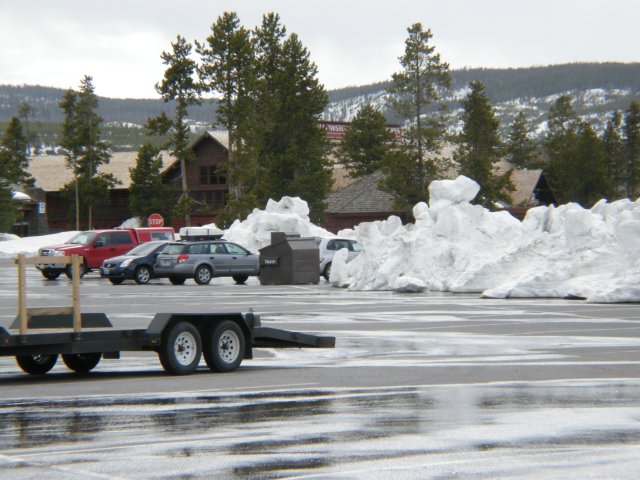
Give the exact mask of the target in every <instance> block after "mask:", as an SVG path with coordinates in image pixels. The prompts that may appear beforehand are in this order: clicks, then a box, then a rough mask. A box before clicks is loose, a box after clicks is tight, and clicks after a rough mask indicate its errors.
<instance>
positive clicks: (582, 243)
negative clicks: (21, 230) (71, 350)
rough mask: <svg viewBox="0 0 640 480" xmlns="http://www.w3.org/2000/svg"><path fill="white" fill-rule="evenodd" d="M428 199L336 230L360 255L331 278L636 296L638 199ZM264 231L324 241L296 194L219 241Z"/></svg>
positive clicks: (19, 248)
mask: <svg viewBox="0 0 640 480" xmlns="http://www.w3.org/2000/svg"><path fill="white" fill-rule="evenodd" d="M429 191H430V194H431V201H430V204H429V205H427V204H426V203H419V204H417V205H416V206H415V207H414V209H413V214H414V217H415V218H416V222H415V224H410V225H402V222H401V221H400V219H399V218H398V217H393V216H392V217H389V218H388V219H387V220H384V221H377V222H366V223H361V224H360V225H358V226H356V227H355V228H354V229H353V230H349V231H343V232H340V235H341V236H348V237H351V238H355V239H357V240H358V241H359V242H360V243H361V244H362V245H363V247H364V251H363V252H362V253H361V254H360V255H359V256H357V257H356V258H355V259H353V260H352V261H350V262H348V263H347V261H346V260H347V255H346V250H345V251H344V252H337V253H336V255H335V257H334V259H333V264H332V270H331V277H330V281H331V283H332V284H333V285H335V286H340V287H348V288H351V289H359V290H375V289H381V290H395V291H399V292H419V291H423V290H425V289H429V290H440V291H452V292H474V293H482V294H483V295H484V296H486V297H495V298H506V297H568V296H575V297H583V298H587V299H588V300H589V301H591V302H638V301H640V259H639V255H640V201H635V202H632V201H630V200H619V201H616V202H612V203H608V202H607V201H605V200H601V201H600V202H598V203H597V204H596V205H594V206H593V208H591V209H584V208H582V207H581V206H579V205H577V204H573V203H569V204H566V205H561V206H559V207H553V206H551V207H537V208H533V209H531V210H529V212H528V213H527V216H526V217H525V219H524V220H523V221H522V222H520V221H518V220H517V219H515V218H514V217H512V216H511V215H509V214H508V213H506V212H497V213H496V212H490V211H489V210H487V209H485V208H483V207H481V206H479V205H472V204H471V203H469V202H470V201H471V200H473V198H474V197H475V195H476V194H477V193H478V191H479V186H478V185H477V183H475V182H473V181H472V180H470V179H468V178H466V177H458V178H457V179H456V180H443V181H438V182H433V183H432V184H431V185H430V187H429ZM271 232H287V233H296V234H299V235H300V236H302V237H331V236H334V235H333V234H332V233H331V232H329V231H327V230H325V229H323V228H320V227H318V226H316V225H314V224H312V223H311V221H310V220H309V208H308V206H307V204H306V202H304V201H303V200H301V199H300V198H297V197H296V198H291V197H284V198H282V199H281V200H280V201H279V202H275V201H273V200H270V201H269V202H268V204H267V206H266V208H265V209H264V210H258V209H255V210H254V211H253V212H252V213H251V214H250V215H249V216H248V217H247V219H246V220H244V221H236V222H234V223H233V225H231V227H230V228H229V229H227V230H226V231H225V232H224V238H226V239H227V240H230V241H234V242H237V243H239V244H241V245H244V246H245V247H247V248H248V249H250V250H252V251H254V252H257V251H258V250H259V249H260V248H262V247H264V246H266V245H269V244H270V243H271ZM76 233H77V232H64V233H60V234H54V235H44V236H41V237H27V238H21V239H15V240H7V241H3V242H0V257H5V258H6V257H13V256H14V255H15V254H16V253H27V254H36V253H37V251H38V248H40V247H42V246H46V245H52V244H59V243H63V242H64V241H66V240H68V239H69V238H71V237H72V236H73V235H75V234H76Z"/></svg>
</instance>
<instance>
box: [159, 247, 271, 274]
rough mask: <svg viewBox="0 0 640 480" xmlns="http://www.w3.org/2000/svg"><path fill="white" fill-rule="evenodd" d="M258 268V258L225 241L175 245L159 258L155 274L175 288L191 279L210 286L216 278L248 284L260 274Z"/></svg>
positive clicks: (164, 251)
mask: <svg viewBox="0 0 640 480" xmlns="http://www.w3.org/2000/svg"><path fill="white" fill-rule="evenodd" d="M258 265H259V262H258V255H255V254H253V253H251V252H250V251H249V250H247V249H246V248H244V247H241V246H240V245H238V244H235V243H231V242H226V241H224V240H209V241H199V242H171V243H169V244H167V246H166V247H165V248H164V249H163V250H162V252H161V253H160V254H159V255H158V257H157V259H156V263H155V265H154V267H153V272H154V275H155V276H156V277H168V278H169V281H170V282H171V283H172V284H174V285H182V284H183V283H184V282H185V280H186V279H187V278H193V279H194V280H195V282H196V283H198V284H199V285H206V284H208V283H209V282H210V281H211V279H212V278H213V277H232V278H233V279H234V280H235V281H236V283H244V282H245V281H246V280H247V279H248V278H249V276H257V275H258V274H259V273H260V270H259V266H258Z"/></svg>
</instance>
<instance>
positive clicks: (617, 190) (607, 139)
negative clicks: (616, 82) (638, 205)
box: [602, 111, 626, 198]
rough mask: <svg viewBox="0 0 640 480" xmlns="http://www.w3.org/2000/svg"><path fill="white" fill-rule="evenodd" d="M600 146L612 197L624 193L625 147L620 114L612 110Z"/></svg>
mask: <svg viewBox="0 0 640 480" xmlns="http://www.w3.org/2000/svg"><path fill="white" fill-rule="evenodd" d="M602 147H603V153H604V158H605V163H606V165H607V175H608V177H609V182H610V184H611V194H612V195H613V196H614V197H616V198H617V197H618V195H625V194H626V188H625V172H626V169H625V148H624V143H623V140H622V114H621V113H620V112H618V111H616V112H613V114H612V115H611V118H610V119H609V120H608V121H607V125H606V127H605V130H604V132H603V133H602Z"/></svg>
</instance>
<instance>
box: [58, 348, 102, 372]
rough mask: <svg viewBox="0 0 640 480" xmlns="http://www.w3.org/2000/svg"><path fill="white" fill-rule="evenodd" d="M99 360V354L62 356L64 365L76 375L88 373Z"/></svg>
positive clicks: (100, 355)
mask: <svg viewBox="0 0 640 480" xmlns="http://www.w3.org/2000/svg"><path fill="white" fill-rule="evenodd" d="M101 358H102V354H101V353H68V354H63V355H62V361H63V362H64V364H65V365H66V366H67V367H68V368H69V369H70V370H73V371H74V372H77V373H87V372H90V371H91V370H93V369H94V368H95V366H96V365H98V362H100V359H101Z"/></svg>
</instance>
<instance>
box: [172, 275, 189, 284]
mask: <svg viewBox="0 0 640 480" xmlns="http://www.w3.org/2000/svg"><path fill="white" fill-rule="evenodd" d="M185 280H186V279H185V278H182V277H169V281H170V282H171V285H184V281H185Z"/></svg>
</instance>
